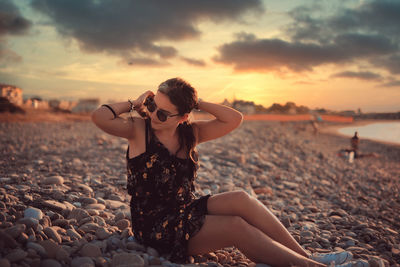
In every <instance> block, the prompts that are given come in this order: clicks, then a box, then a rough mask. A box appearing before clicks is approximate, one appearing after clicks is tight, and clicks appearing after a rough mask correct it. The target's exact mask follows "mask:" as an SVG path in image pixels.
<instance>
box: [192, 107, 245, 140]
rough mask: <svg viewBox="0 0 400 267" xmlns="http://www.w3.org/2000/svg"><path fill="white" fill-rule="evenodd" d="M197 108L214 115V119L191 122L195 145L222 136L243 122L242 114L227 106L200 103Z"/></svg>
mask: <svg viewBox="0 0 400 267" xmlns="http://www.w3.org/2000/svg"><path fill="white" fill-rule="evenodd" d="M198 108H199V109H200V110H203V111H205V112H208V113H210V114H211V115H214V116H215V119H213V120H208V121H195V122H193V124H194V126H195V127H194V129H195V131H196V132H197V144H200V143H202V142H206V141H209V140H213V139H216V138H219V137H221V136H224V135H226V134H228V133H229V132H231V131H233V130H234V129H236V128H237V127H239V125H240V124H241V123H242V121H243V115H242V113H240V112H239V111H237V110H235V109H233V108H230V107H228V106H224V105H220V104H214V103H210V102H205V101H200V102H199V103H198Z"/></svg>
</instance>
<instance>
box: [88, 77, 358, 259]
mask: <svg viewBox="0 0 400 267" xmlns="http://www.w3.org/2000/svg"><path fill="white" fill-rule="evenodd" d="M194 108H197V109H200V110H202V111H205V112H208V113H210V114H211V115H214V116H215V119H213V120H207V121H194V122H190V120H189V114H190V112H191V111H192V110H193V109H194ZM132 110H136V111H137V112H139V114H142V115H143V114H144V112H145V111H146V112H147V116H148V117H145V118H142V117H131V118H130V119H129V120H125V119H122V118H120V117H118V115H119V114H121V113H125V112H129V111H132ZM242 119H243V116H242V114H241V113H240V112H238V111H236V110H234V109H232V108H230V107H227V106H223V105H219V104H213V103H209V102H206V101H201V100H200V99H198V97H197V92H196V90H195V89H194V88H193V87H192V86H191V85H190V84H188V83H187V82H185V81H184V80H182V79H180V78H173V79H169V80H167V81H165V82H163V83H161V85H160V86H159V87H158V90H157V93H156V94H154V93H153V92H151V91H147V92H146V93H144V94H142V95H141V96H140V97H138V98H137V99H136V100H134V101H130V100H128V101H127V102H121V103H114V104H110V105H103V106H102V107H100V108H98V109H97V110H96V111H94V112H93V114H92V120H93V122H94V123H95V124H96V125H97V126H98V127H99V128H100V129H102V130H103V131H105V132H106V133H109V134H111V135H115V136H119V137H123V138H126V139H127V140H128V142H129V146H128V149H127V153H126V159H127V171H128V186H127V187H128V193H129V194H130V195H131V196H132V198H131V202H130V205H131V216H132V230H133V233H134V236H135V238H136V239H137V240H138V241H139V242H140V243H142V244H144V245H146V246H150V247H153V248H156V249H157V250H158V251H159V252H160V253H162V254H164V255H166V257H167V258H168V259H170V260H171V261H175V262H184V261H185V260H186V258H187V256H188V255H198V254H203V253H207V252H210V251H215V250H217V249H221V248H224V247H230V246H235V247H237V248H238V249H240V250H241V251H242V252H243V253H244V254H245V255H246V256H247V257H248V258H249V259H251V260H252V261H254V262H260V263H261V262H262V263H266V264H271V265H273V266H289V265H298V266H326V265H325V264H327V263H329V262H331V261H335V262H336V263H337V264H341V263H343V262H344V261H345V260H347V259H350V258H351V254H350V253H347V252H342V253H333V254H324V255H314V258H313V259H311V258H312V257H311V258H310V256H309V255H308V254H307V252H306V251H305V250H304V249H303V248H302V247H301V246H300V245H299V244H298V243H297V242H296V241H295V239H294V238H293V237H292V236H291V235H290V234H289V232H288V231H287V230H286V229H285V227H284V226H283V225H282V224H281V223H280V222H279V220H278V219H277V218H276V217H275V216H274V215H273V214H272V213H271V212H270V211H269V210H268V209H267V208H266V207H265V206H264V205H263V204H262V203H261V202H259V201H258V200H257V199H255V198H253V197H251V196H249V195H248V194H247V193H245V192H244V191H235V192H225V193H220V194H216V195H212V196H210V195H207V196H202V197H200V198H196V197H195V195H194V185H193V182H194V179H195V178H196V171H197V168H198V162H197V151H196V145H198V144H200V143H203V142H206V141H209V140H213V139H216V138H219V137H221V136H224V135H226V134H228V133H229V132H231V131H233V130H234V129H235V128H237V127H238V126H239V125H240V124H241V122H242ZM321 262H322V263H321ZM346 266H347V265H346ZM348 266H351V265H348Z"/></svg>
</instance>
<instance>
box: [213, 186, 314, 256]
mask: <svg viewBox="0 0 400 267" xmlns="http://www.w3.org/2000/svg"><path fill="white" fill-rule="evenodd" d="M207 209H208V213H209V214H210V215H231V216H240V217H242V218H243V219H244V220H246V221H247V222H248V223H249V224H251V225H253V226H254V227H256V228H258V229H260V230H261V231H262V232H263V233H265V234H266V235H267V236H269V237H271V238H272V239H273V240H275V241H277V242H279V243H281V244H282V245H284V246H286V247H288V248H290V249H291V250H293V251H295V252H297V253H299V254H300V255H302V256H305V257H308V253H307V252H306V251H305V250H304V249H303V248H302V247H301V246H300V244H299V243H297V241H296V240H295V239H294V238H293V236H292V235H291V234H290V233H289V231H288V230H287V229H286V228H285V226H283V224H282V223H281V222H280V221H279V219H278V218H277V217H276V216H275V215H274V214H273V213H272V212H271V211H270V210H269V209H268V208H267V207H265V206H264V204H263V203H261V202H260V201H259V200H258V199H256V198H254V197H252V196H250V195H249V194H247V193H246V192H245V191H234V192H224V193H220V194H216V195H213V196H211V197H210V198H209V199H208V202H207Z"/></svg>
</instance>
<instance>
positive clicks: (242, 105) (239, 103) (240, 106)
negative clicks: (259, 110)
mask: <svg viewBox="0 0 400 267" xmlns="http://www.w3.org/2000/svg"><path fill="white" fill-rule="evenodd" d="M232 107H233V108H234V109H237V110H238V111H240V112H242V113H243V114H254V113H255V111H256V107H255V105H254V102H249V101H243V100H235V101H234V102H233V103H232Z"/></svg>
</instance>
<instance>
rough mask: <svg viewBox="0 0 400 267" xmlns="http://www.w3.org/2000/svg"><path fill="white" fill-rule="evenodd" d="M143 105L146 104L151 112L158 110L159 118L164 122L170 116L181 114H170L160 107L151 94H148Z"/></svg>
mask: <svg viewBox="0 0 400 267" xmlns="http://www.w3.org/2000/svg"><path fill="white" fill-rule="evenodd" d="M143 105H145V106H146V108H147V110H148V111H150V112H151V113H153V112H154V111H156V110H157V118H158V119H159V120H160V121H162V122H164V121H166V120H167V119H168V117H175V116H179V114H173V115H169V114H168V113H167V112H166V111H165V110H162V109H158V108H157V105H156V102H155V101H154V98H153V97H151V96H148V97H147V98H146V101H145V102H144V103H143Z"/></svg>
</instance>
